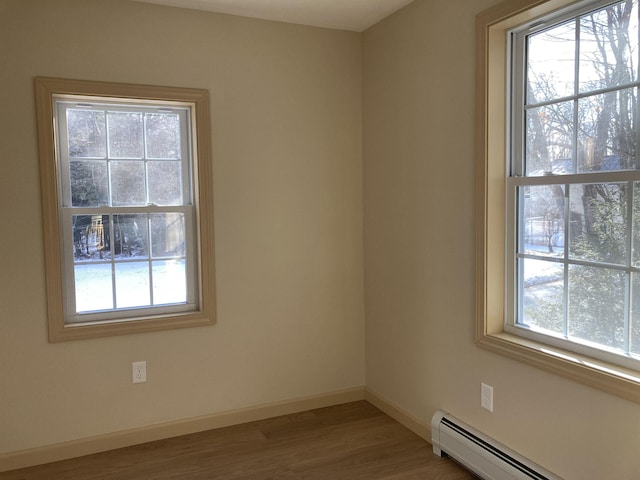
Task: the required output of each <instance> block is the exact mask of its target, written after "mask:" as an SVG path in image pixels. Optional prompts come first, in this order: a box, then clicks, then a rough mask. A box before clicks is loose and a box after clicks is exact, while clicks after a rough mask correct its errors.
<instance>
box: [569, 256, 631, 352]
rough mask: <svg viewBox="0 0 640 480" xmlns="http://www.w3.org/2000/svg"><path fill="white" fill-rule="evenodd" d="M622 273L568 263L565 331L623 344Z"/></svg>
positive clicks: (607, 343) (617, 345) (613, 345)
mask: <svg viewBox="0 0 640 480" xmlns="http://www.w3.org/2000/svg"><path fill="white" fill-rule="evenodd" d="M625 275H626V274H625V273H624V272H621V271H618V270H612V269H608V268H595V267H585V266H580V265H572V266H570V267H569V322H568V323H569V335H570V336H572V337H577V338H581V339H583V340H587V341H589V342H595V343H598V344H600V345H604V346H607V347H611V348H617V349H622V348H624V333H625V332H624V299H625Z"/></svg>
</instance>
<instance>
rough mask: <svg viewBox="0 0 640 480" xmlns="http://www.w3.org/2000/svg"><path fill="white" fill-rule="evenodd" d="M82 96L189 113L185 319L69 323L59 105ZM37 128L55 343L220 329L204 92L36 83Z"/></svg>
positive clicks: (51, 330)
mask: <svg viewBox="0 0 640 480" xmlns="http://www.w3.org/2000/svg"><path fill="white" fill-rule="evenodd" d="M76 96H82V97H83V98H88V99H91V98H96V99H101V100H107V101H114V102H118V101H124V100H125V99H131V100H135V101H136V102H138V103H148V104H154V103H162V102H174V103H175V102H177V103H181V104H184V105H186V106H188V107H189V109H190V112H191V119H190V122H191V139H190V141H191V145H190V147H191V151H192V169H193V204H194V205H193V206H194V208H195V220H194V234H195V242H194V244H195V250H196V251H195V252H194V253H195V258H196V260H195V266H196V268H197V282H196V283H197V284H198V286H197V294H196V307H195V309H193V310H190V311H185V312H173V313H161V314H155V315H153V314H152V315H148V316H145V315H143V316H139V312H140V311H141V310H144V309H137V310H136V312H138V313H137V314H136V316H132V317H130V318H117V319H114V320H109V321H96V322H82V323H67V322H66V321H65V311H64V305H65V292H64V288H65V281H64V272H63V261H64V260H63V255H62V248H63V235H62V232H61V212H60V210H61V209H60V198H61V191H60V181H59V175H60V168H59V167H60V165H59V159H58V158H57V154H56V148H57V147H56V142H57V140H56V120H55V117H56V111H55V108H56V105H55V102H56V99H57V98H64V97H76ZM35 100H36V114H37V123H38V125H37V126H38V147H39V157H40V183H41V196H42V217H43V218H42V221H43V236H44V254H45V279H46V296H47V317H48V330H49V341H50V342H61V341H66V340H79V339H86V338H95V337H104V336H111V335H124V334H132V333H142V332H150V331H158V330H167V329H174V328H184V327H194V326H204V325H212V324H214V323H215V321H216V315H215V312H216V308H215V305H216V301H215V282H214V278H215V275H214V254H213V252H214V245H213V240H214V237H213V179H212V169H211V154H210V152H211V140H210V130H211V128H210V119H209V95H208V92H207V91H206V90H202V89H191V88H177V87H160V86H146V85H134V84H124V83H109V82H92V81H83V80H69V79H60V78H46V77H38V78H36V79H35Z"/></svg>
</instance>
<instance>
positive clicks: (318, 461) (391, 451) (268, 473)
mask: <svg viewBox="0 0 640 480" xmlns="http://www.w3.org/2000/svg"><path fill="white" fill-rule="evenodd" d="M214 478H215V479H216V480H227V479H244V480H267V479H273V480H279V479H282V480H292V479H298V480H321V479H322V480H325V479H330V480H360V479H363V480H364V479H367V480H400V479H402V480H418V479H429V480H467V479H474V478H476V477H475V476H474V475H472V474H471V473H469V472H467V471H465V470H464V469H462V468H461V467H460V466H458V465H457V464H455V463H453V462H451V461H450V460H447V459H441V458H438V457H437V456H435V455H434V454H433V453H432V451H431V446H430V445H429V444H428V443H427V442H425V441H424V440H423V439H421V438H420V437H419V436H417V435H416V434H414V433H413V432H411V431H410V430H408V429H407V428H405V427H403V426H402V425H400V424H399V423H398V422H396V421H395V420H393V419H392V418H391V417H389V416H387V415H386V414H384V413H383V412H381V411H380V410H378V409H377V408H376V407H374V406H373V405H371V404H370V403H368V402H366V401H358V402H351V403H346V404H342V405H336V406H332V407H327V408H321V409H317V410H310V411H307V412H301V413H295V414H291V415H285V416H281V417H276V418H271V419H267V420H260V421H256V422H251V423H246V424H242V425H235V426H231V427H225V428H220V429H216V430H209V431H206V432H200V433H194V434H190V435H184V436H180V437H174V438H169V439H166V440H159V441H155V442H150V443H145V444H142V445H135V446H132V447H127V448H122V449H118V450H113V451H110V452H104V453H98V454H94V455H88V456H85V457H79V458H75V459H71V460H64V461H61V462H56V463H51V464H47V465H40V466H36V467H30V468H24V469H20V470H14V471H11V472H4V473H0V479H2V480H50V479H56V480H71V479H73V480H89V479H91V480H134V479H135V480H147V479H149V480H174V479H176V480H177V479H180V480H205V479H207V480H209V479H214Z"/></svg>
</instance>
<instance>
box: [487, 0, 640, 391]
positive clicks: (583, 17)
mask: <svg viewBox="0 0 640 480" xmlns="http://www.w3.org/2000/svg"><path fill="white" fill-rule="evenodd" d="M639 10H640V9H639V6H638V0H623V1H612V0H608V1H602V0H600V1H594V0H590V1H582V2H578V3H576V2H571V4H570V2H569V1H562V0H557V1H553V0H552V1H548V2H539V1H521V2H504V3H502V4H500V5H498V6H496V7H494V8H493V9H491V10H488V11H487V12H484V13H483V14H481V15H479V16H478V23H477V26H478V30H477V32H478V60H479V61H478V65H479V68H478V106H477V112H478V117H477V118H478V121H477V124H478V130H477V134H478V143H477V147H478V153H479V155H478V162H479V167H480V170H479V175H478V196H479V202H478V210H477V221H478V223H477V225H478V228H477V234H478V236H477V239H478V242H477V245H478V269H477V271H478V279H477V286H478V288H477V299H478V300H477V319H478V322H477V325H478V328H477V341H478V343H479V344H480V345H482V346H485V347H487V348H490V349H492V350H494V351H497V352H500V353H502V354H505V355H509V356H511V357H514V358H517V359H520V360H523V361H525V362H528V363H531V364H534V365H536V366H538V367H541V368H544V369H547V370H550V371H552V372H555V373H559V374H562V375H565V376H567V377H570V378H573V379H575V380H578V381H582V382H584V383H587V384H589V385H591V386H596V387H598V388H602V389H605V390H607V391H610V392H612V393H616V394H618V395H621V396H624V397H625V398H629V399H632V400H635V401H640V161H639V160H637V158H636V157H637V155H636V143H637V138H638V135H639V134H640V129H638V127H637V124H636V122H637V119H638V116H637V115H638V105H637V102H638V87H639V86H640V82H639V81H638V80H639V78H638V71H637V69H638V65H639V64H640V56H639V55H640V48H638V47H639V30H638V23H639V18H640V11H639Z"/></svg>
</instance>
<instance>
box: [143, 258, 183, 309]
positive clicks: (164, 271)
mask: <svg viewBox="0 0 640 480" xmlns="http://www.w3.org/2000/svg"><path fill="white" fill-rule="evenodd" d="M152 268H153V303H154V305H164V304H169V303H185V302H186V301H187V277H186V271H185V264H184V260H162V261H156V262H153V267H152Z"/></svg>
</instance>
